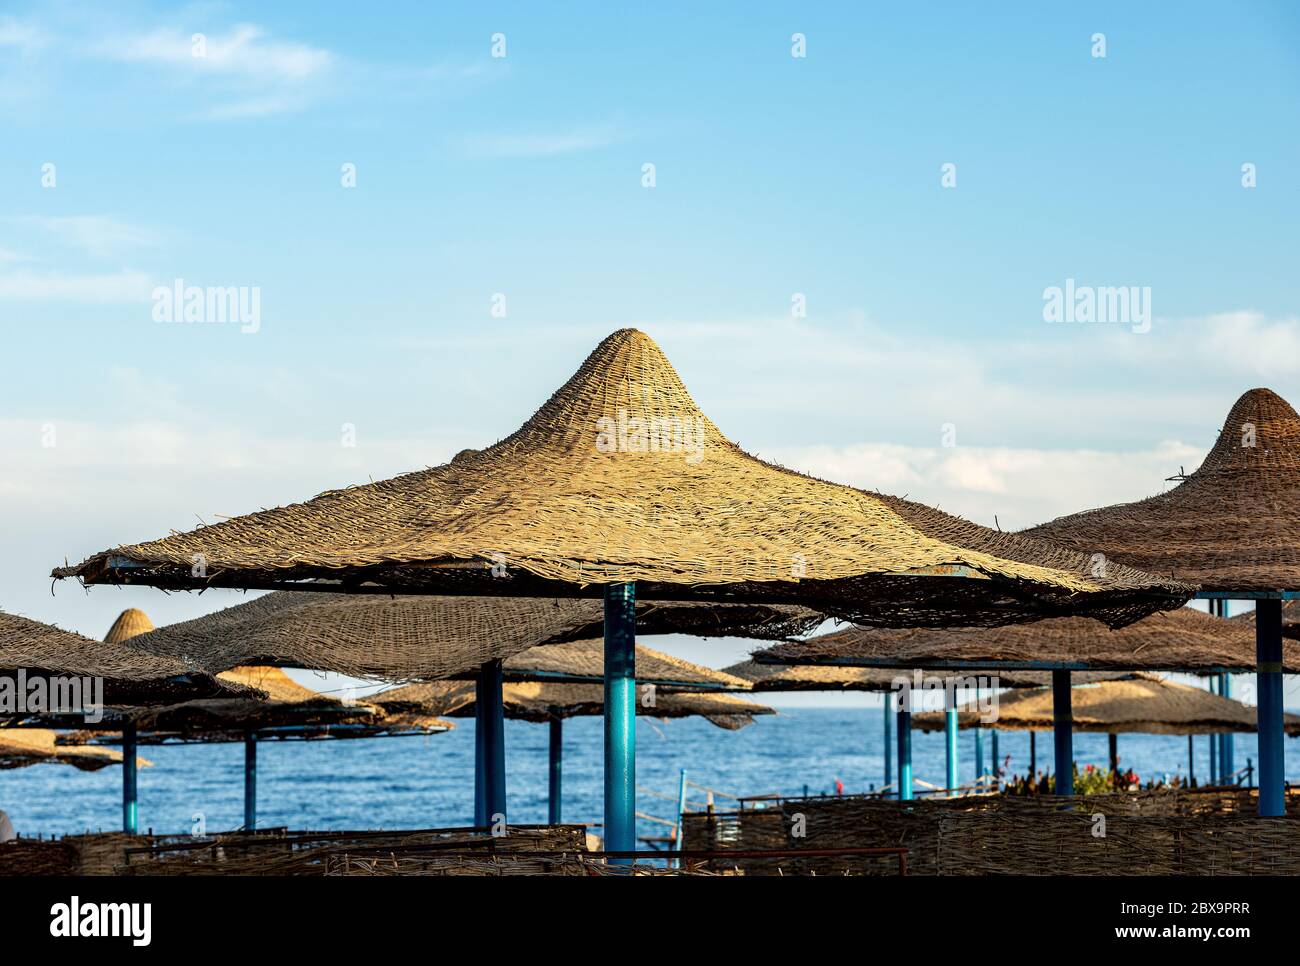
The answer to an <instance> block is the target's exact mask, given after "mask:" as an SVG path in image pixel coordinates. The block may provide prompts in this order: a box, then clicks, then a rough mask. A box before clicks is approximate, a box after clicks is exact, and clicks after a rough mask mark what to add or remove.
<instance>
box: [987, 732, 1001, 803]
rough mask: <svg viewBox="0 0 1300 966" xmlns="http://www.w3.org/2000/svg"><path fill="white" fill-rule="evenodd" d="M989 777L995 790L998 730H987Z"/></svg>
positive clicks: (996, 782) (996, 785)
mask: <svg viewBox="0 0 1300 966" xmlns="http://www.w3.org/2000/svg"><path fill="white" fill-rule="evenodd" d="M989 775H990V776H991V777H992V778H993V788H994V789H995V790H996V789H997V787H998V784H999V781H998V730H997V729H996V728H990V729H989Z"/></svg>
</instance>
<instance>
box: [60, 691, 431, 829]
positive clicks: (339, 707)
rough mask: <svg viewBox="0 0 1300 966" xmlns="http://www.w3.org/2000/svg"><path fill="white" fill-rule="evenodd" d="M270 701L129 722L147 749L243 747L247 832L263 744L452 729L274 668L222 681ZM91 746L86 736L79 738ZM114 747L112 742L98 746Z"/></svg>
mask: <svg viewBox="0 0 1300 966" xmlns="http://www.w3.org/2000/svg"><path fill="white" fill-rule="evenodd" d="M219 677H220V678H221V680H223V681H227V682H231V683H235V684H242V685H246V686H248V687H249V688H250V689H255V690H256V692H260V693H261V694H264V695H266V697H265V698H219V699H208V700H199V701H187V702H184V703H181V704H176V705H171V706H168V707H165V708H159V709H142V710H140V711H137V712H134V713H132V714H130V715H128V716H127V718H126V720H127V721H128V722H129V723H130V725H131V727H132V728H133V730H134V732H135V734H136V738H135V740H136V741H138V742H139V743H141V744H151V745H161V744H222V743H229V742H236V741H238V742H243V744H244V828H245V829H248V830H251V829H255V828H256V827H257V744H258V742H259V741H265V740H268V739H275V740H280V741H295V740H296V741H312V740H319V739H340V738H350V739H357V738H379V737H391V736H398V735H416V734H425V735H427V734H438V733H440V732H444V731H447V730H449V729H450V728H451V727H452V725H451V723H450V722H447V721H442V720H441V719H438V718H436V717H432V716H424V717H420V716H407V717H405V718H404V719H403V720H402V721H400V722H397V721H393V720H389V718H388V717H387V715H386V714H385V712H384V710H383V709H381V708H379V707H378V706H376V705H374V704H371V703H369V702H352V701H342V700H340V699H338V698H335V697H333V696H332V695H328V694H322V693H320V692H319V691H314V690H312V689H311V688H308V687H304V686H303V685H301V684H299V683H298V682H296V681H294V680H293V679H292V678H290V677H289V676H288V675H287V674H285V673H284V671H282V670H280V669H279V668H273V667H239V668H234V669H232V670H230V671H226V672H223V673H222V674H221V675H219ZM74 737H75V738H76V739H78V740H85V737H87V736H82V735H77V736H74ZM100 740H101V742H103V743H110V742H111V740H112V739H111V738H106V739H100Z"/></svg>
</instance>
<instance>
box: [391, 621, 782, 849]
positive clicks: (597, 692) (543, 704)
mask: <svg viewBox="0 0 1300 966" xmlns="http://www.w3.org/2000/svg"><path fill="white" fill-rule="evenodd" d="M641 650H642V649H641V647H640V646H638V648H637V651H638V657H639V656H640V652H641ZM638 683H642V682H641V679H640V678H638ZM371 700H372V701H374V702H375V703H376V704H377V705H379V706H380V707H382V708H384V709H385V710H386V711H388V712H389V713H390V714H392V715H393V716H394V718H395V719H396V720H399V721H400V720H403V718H404V716H405V715H407V714H433V715H438V716H448V717H453V718H454V717H469V716H472V715H474V714H475V707H474V705H475V703H476V693H475V689H474V687H473V686H472V685H471V684H469V683H467V682H462V681H433V682H425V683H419V684H408V685H404V686H402V687H399V688H394V689H392V690H389V691H381V692H380V693H379V694H376V695H373V696H372V697H371ZM502 702H503V711H504V714H505V716H506V717H507V718H514V719H518V720H522V721H534V722H539V723H540V722H546V723H547V724H548V725H549V728H550V736H549V737H550V752H549V767H548V776H549V779H548V786H549V788H548V808H547V815H548V821H549V822H550V823H551V824H552V825H555V824H558V823H559V822H560V821H561V819H562V814H563V813H562V805H561V803H562V793H561V767H562V766H561V761H562V747H563V731H562V728H563V722H564V720H565V719H566V718H571V717H575V716H577V715H600V714H603V713H604V705H605V692H604V687H603V684H602V683H600V682H599V681H596V682H592V683H590V684H572V683H556V682H554V681H513V682H509V683H507V684H505V685H503V687H502ZM636 713H637V714H640V715H644V716H648V717H655V718H685V717H692V716H698V717H703V718H706V719H708V720H709V721H710V722H712V723H713V724H715V725H717V726H718V727H719V728H725V729H727V730H728V731H735V730H737V729H739V728H743V727H745V726H746V725H748V724H750V723H751V722H752V721H753V716H754V715H759V714H775V713H776V712H775V711H773V710H772V709H771V708H769V707H767V706H765V705H761V704H755V703H753V702H750V701H745V700H743V699H741V698H738V697H735V696H734V695H731V694H719V693H715V692H701V691H692V692H673V691H663V692H657V693H656V694H655V695H654V698H653V703H652V704H648V703H646V702H645V701H637V702H636Z"/></svg>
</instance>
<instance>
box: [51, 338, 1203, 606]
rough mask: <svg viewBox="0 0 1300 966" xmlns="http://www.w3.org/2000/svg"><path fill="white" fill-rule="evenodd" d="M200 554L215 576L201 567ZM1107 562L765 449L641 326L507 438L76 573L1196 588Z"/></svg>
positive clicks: (958, 598) (588, 585)
mask: <svg viewBox="0 0 1300 966" xmlns="http://www.w3.org/2000/svg"><path fill="white" fill-rule="evenodd" d="M196 564H198V565H199V567H200V569H201V570H202V571H203V573H204V574H205V575H204V576H202V577H194V576H192V572H193V570H194V568H195V567H196ZM502 566H504V567H505V568H506V569H505V571H504V572H503V571H502ZM1092 569H1093V568H1092V562H1091V560H1090V559H1089V558H1088V557H1087V556H1086V555H1083V554H1079V553H1074V552H1069V551H1064V550H1060V549H1058V548H1055V547H1051V546H1048V545H1046V544H1042V543H1040V542H1037V541H1033V540H1029V539H1026V538H1024V537H1020V536H1016V535H1013V534H1006V533H998V532H994V531H991V530H987V529H985V528H983V527H978V526H975V525H974V524H972V523H969V522H967V521H965V520H960V519H957V518H955V517H952V516H949V515H947V514H944V513H940V512H938V511H937V510H933V509H930V508H929V507H924V506H921V505H919V504H916V503H910V502H908V501H906V500H900V499H896V498H893V497H885V496H881V495H878V494H873V493H866V492H863V491H861V490H856V489H853V488H851V487H847V486H841V485H837V484H832V483H826V482H823V481H821V480H816V479H813V478H811V477H808V476H803V475H801V474H798V473H794V472H791V471H789V470H785V469H782V468H780V467H777V466H773V465H771V464H768V463H764V462H762V461H761V460H758V459H756V458H754V457H752V456H750V455H748V454H747V453H745V452H744V451H743V450H741V449H740V448H739V447H737V446H736V445H735V444H733V443H732V442H731V441H730V440H728V439H727V438H726V437H725V436H723V434H722V433H721V431H720V430H719V429H718V428H717V427H716V426H714V424H713V423H712V422H711V421H710V420H709V419H708V418H707V417H706V416H705V415H704V414H703V413H702V412H701V411H700V410H699V408H698V407H697V406H696V405H695V402H694V400H692V399H691V396H690V394H689V393H688V392H687V391H686V388H685V386H684V385H683V384H682V382H681V380H680V379H679V378H678V376H677V373H676V372H675V371H674V370H673V367H672V366H671V365H670V364H669V362H668V360H667V359H666V358H665V357H664V355H663V353H662V352H661V351H660V349H659V347H658V346H657V345H655V343H654V342H653V341H652V340H651V339H650V338H649V337H648V336H646V335H645V334H643V333H641V332H638V331H636V330H635V329H622V330H620V331H618V332H615V333H614V334H613V335H611V336H609V337H608V338H607V339H605V340H604V341H603V342H602V343H601V344H600V345H599V346H598V347H597V348H596V350H595V351H594V352H593V353H592V354H591V355H590V356H589V357H588V358H587V360H586V361H585V362H584V363H583V364H582V367H581V368H580V369H579V370H578V372H577V373H576V374H575V375H574V376H573V377H572V378H571V379H570V380H569V381H568V382H567V383H566V384H565V385H564V386H563V387H562V388H561V389H560V390H559V391H558V392H556V393H555V394H554V395H553V396H552V397H551V398H550V400H549V401H548V402H547V403H546V404H545V405H543V406H542V408H541V409H539V410H538V411H537V413H536V414H534V416H533V417H532V418H531V419H530V420H529V421H528V422H527V423H525V424H524V426H523V427H522V428H521V429H519V430H518V431H517V432H515V433H514V434H513V435H511V436H510V437H508V438H507V439H505V440H503V441H501V442H499V443H497V444H495V445H493V446H490V447H488V448H486V449H483V450H466V451H464V452H462V453H460V454H459V455H458V456H457V457H456V458H455V459H453V460H452V461H451V462H450V463H448V464H446V465H443V466H438V467H434V468H432V469H425V470H420V471H417V472H415V473H409V474H407V475H405V476H400V477H396V478H394V479H391V480H385V481H382V482H380V483H370V484H366V485H362V486H354V487H349V488H347V489H342V490H332V491H329V492H327V493H323V494H321V495H320V496H317V497H316V498H314V499H312V500H310V501H308V502H306V503H300V504H293V505H291V506H287V507H280V508H277V509H272V510H263V511H261V512H258V513H253V514H249V515H247V516H240V517H235V518H233V519H229V520H225V521H223V522H221V523H217V524H214V525H211V526H204V527H201V528H199V529H197V530H194V531H192V532H189V533H183V534H175V535H173V536H169V537H164V538H163V539H160V540H155V541H152V542H149V543H141V544H132V545H127V546H121V547H118V548H116V549H114V550H108V551H104V552H102V553H99V554H96V555H95V556H93V557H91V558H90V559H88V560H87V561H85V562H84V563H82V564H80V565H78V566H76V567H64V568H59V569H58V570H56V571H55V572H54V573H55V576H57V577H67V576H74V575H75V576H79V577H81V578H82V579H83V581H85V582H87V583H144V584H151V585H155V586H162V587H184V588H190V587H202V586H237V587H249V588H275V587H285V586H288V585H289V584H290V583H291V582H293V581H301V580H305V579H312V578H317V579H319V578H331V579H337V580H340V581H342V582H343V583H344V584H345V585H347V586H348V587H349V588H351V589H356V590H365V589H367V588H369V589H372V590H388V591H394V592H408V593H418V592H422V591H423V592H435V593H457V592H459V593H467V592H468V593H483V594H501V595H509V596H516V597H523V596H565V595H569V594H575V593H576V594H585V595H591V596H595V595H598V594H599V593H600V585H602V584H606V583H611V582H619V581H637V582H638V583H639V584H640V585H641V586H640V588H639V596H641V597H644V598H645V599H647V600H661V599H671V598H675V597H694V598H712V599H730V600H760V599H761V600H777V601H781V600H784V601H790V602H798V603H806V604H809V605H810V606H816V607H818V608H819V609H822V610H825V611H827V612H828V613H833V614H835V615H836V616H840V617H844V618H846V619H853V620H857V621H859V622H861V623H885V624H905V625H944V624H948V623H953V622H960V623H970V624H976V623H1006V622H1011V621H1016V620H1024V619H1033V618H1037V617H1040V616H1043V615H1059V614H1067V613H1069V614H1073V613H1089V614H1094V615H1096V616H1098V617H1100V618H1102V619H1104V620H1106V621H1108V622H1110V623H1114V624H1122V623H1126V622H1128V621H1131V620H1134V619H1136V618H1138V617H1140V616H1142V615H1143V614H1145V613H1149V612H1150V611H1152V610H1154V609H1157V608H1161V607H1168V606H1173V605H1176V604H1177V603H1179V602H1181V601H1182V600H1185V599H1187V597H1188V596H1189V595H1190V593H1191V590H1192V588H1190V587H1187V586H1184V585H1182V584H1178V583H1175V582H1172V581H1167V580H1164V579H1161V578H1153V577H1151V576H1150V575H1147V574H1142V573H1139V572H1136V571H1132V570H1129V569H1127V568H1123V567H1118V566H1113V567H1110V568H1108V571H1107V572H1106V574H1105V575H1104V576H1094V575H1093V574H1092ZM494 571H495V573H494ZM1152 594H1155V595H1157V596H1156V597H1155V598H1154V599H1153V597H1152ZM1169 597H1173V598H1176V599H1174V600H1172V601H1171V600H1169V599H1168V598H1169Z"/></svg>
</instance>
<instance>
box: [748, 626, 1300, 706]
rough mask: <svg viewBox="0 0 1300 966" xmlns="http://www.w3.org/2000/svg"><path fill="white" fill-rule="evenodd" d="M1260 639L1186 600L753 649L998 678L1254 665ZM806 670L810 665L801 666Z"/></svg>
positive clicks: (851, 630)
mask: <svg viewBox="0 0 1300 966" xmlns="http://www.w3.org/2000/svg"><path fill="white" fill-rule="evenodd" d="M1254 643H1255V641H1254V634H1253V633H1252V631H1251V629H1250V628H1249V627H1248V626H1247V625H1245V624H1244V623H1239V622H1237V621H1225V620H1223V619H1222V618H1219V617H1214V616H1212V615H1210V614H1207V613H1205V612H1204V611H1200V610H1197V609H1195V608H1193V607H1180V608H1179V609H1178V610H1174V611H1167V612H1164V613H1159V614H1152V615H1151V616H1150V617H1145V618H1143V619H1142V620H1140V621H1138V622H1137V623H1136V624H1130V625H1129V626H1128V627H1123V628H1120V629H1119V630H1108V629H1107V628H1105V627H1103V626H1102V625H1100V624H1098V623H1097V622H1096V621H1090V620H1084V619H1081V618H1075V617H1060V618H1056V619H1053V620H1046V621H1038V622H1037V623H1034V624H1020V625H1017V626H1014V627H990V628H966V627H960V628H950V629H948V630H945V631H941V632H936V631H933V630H918V629H913V628H879V627H848V628H845V629H843V630H838V631H834V632H832V633H830V634H821V635H818V636H816V637H812V638H809V639H808V640H805V641H799V642H787V643H783V644H777V645H775V646H773V647H769V648H765V649H763V650H761V651H758V652H756V653H755V654H754V660H755V661H756V662H758V663H760V664H765V665H771V664H778V665H779V664H783V663H786V662H797V663H798V664H799V665H815V666H819V667H823V666H824V667H832V668H912V667H924V668H930V669H934V670H940V669H949V670H980V671H996V672H997V673H998V675H999V678H1003V677H1004V676H1006V677H1007V679H1010V675H1011V674H1012V673H1014V672H1016V671H1017V670H1022V671H1029V670H1040V671H1043V670H1046V671H1049V673H1050V671H1051V670H1060V669H1068V670H1074V671H1083V670H1089V669H1092V670H1102V669H1105V670H1113V671H1189V672H1193V673H1201V674H1211V673H1217V672H1219V671H1225V670H1231V671H1244V670H1250V669H1252V668H1253V667H1254V663H1255V662H1254ZM1286 667H1287V670H1288V671H1291V672H1292V673H1294V672H1296V671H1300V644H1292V643H1290V642H1288V644H1287V647H1286ZM807 670H811V668H810V669H807ZM800 673H805V669H802V668H801V669H800ZM1002 686H1003V687H1009V686H1010V685H1007V684H1005V683H1004V684H1003V685H1002Z"/></svg>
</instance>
